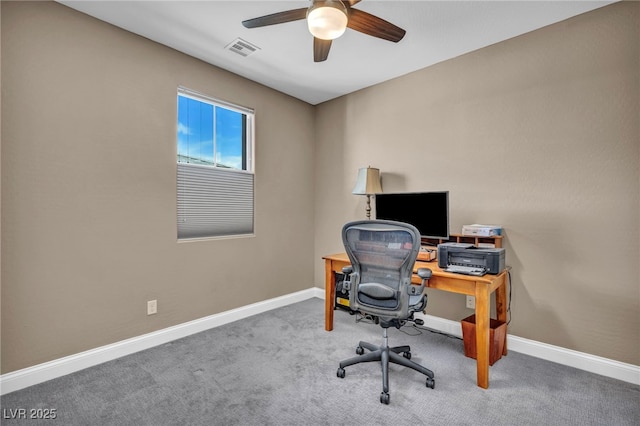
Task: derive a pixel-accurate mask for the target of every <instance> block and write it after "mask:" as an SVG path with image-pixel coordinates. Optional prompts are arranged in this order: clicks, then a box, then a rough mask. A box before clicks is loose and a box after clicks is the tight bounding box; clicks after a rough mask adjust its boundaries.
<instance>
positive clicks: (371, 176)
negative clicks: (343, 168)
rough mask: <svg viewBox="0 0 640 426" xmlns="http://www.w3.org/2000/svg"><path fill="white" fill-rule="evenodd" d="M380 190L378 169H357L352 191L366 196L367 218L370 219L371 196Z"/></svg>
mask: <svg viewBox="0 0 640 426" xmlns="http://www.w3.org/2000/svg"><path fill="white" fill-rule="evenodd" d="M381 192H382V185H381V184H380V170H379V169H375V168H373V167H370V166H369V167H363V168H361V169H360V170H358V180H357V181H356V186H355V187H354V188H353V191H352V193H353V194H356V195H366V196H367V219H371V196H372V195H373V194H379V193H381Z"/></svg>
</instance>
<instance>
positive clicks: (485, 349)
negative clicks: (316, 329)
mask: <svg viewBox="0 0 640 426" xmlns="http://www.w3.org/2000/svg"><path fill="white" fill-rule="evenodd" d="M323 259H324V270H325V292H326V294H325V305H324V306H325V317H324V318H325V322H324V328H325V330H327V331H331V330H333V312H334V305H335V299H336V278H335V274H334V272H340V273H341V272H342V268H343V267H345V266H347V265H349V264H350V262H349V258H348V257H347V254H346V253H338V254H332V255H329V256H324V257H323ZM418 268H429V269H431V271H433V275H432V277H431V278H430V279H429V282H428V284H427V287H429V288H437V289H439V290H444V291H449V292H452V293H460V294H466V295H470V296H475V298H476V348H477V353H478V355H477V360H476V362H477V376H478V386H480V387H481V388H485V389H486V388H488V387H489V318H490V307H491V300H490V299H489V297H490V296H491V293H493V292H494V291H495V294H496V315H497V317H498V320H499V321H502V322H505V323H506V322H507V292H506V282H507V271H503V272H502V273H500V274H499V275H485V276H483V277H473V276H469V275H460V274H452V273H449V272H444V271H443V270H442V269H440V268H439V267H438V264H437V262H419V261H418V262H416V264H415V267H414V275H413V279H412V280H411V282H412V283H415V284H420V282H421V280H420V278H419V277H418V275H416V273H415V271H416V270H417V269H418ZM502 354H503V355H506V354H507V342H506V341H505V344H504V350H503V352H502Z"/></svg>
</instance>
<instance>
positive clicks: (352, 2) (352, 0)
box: [346, 0, 360, 6]
mask: <svg viewBox="0 0 640 426" xmlns="http://www.w3.org/2000/svg"><path fill="white" fill-rule="evenodd" d="M346 3H349V6H355V5H356V4H358V3H360V0H348V1H347V2H346Z"/></svg>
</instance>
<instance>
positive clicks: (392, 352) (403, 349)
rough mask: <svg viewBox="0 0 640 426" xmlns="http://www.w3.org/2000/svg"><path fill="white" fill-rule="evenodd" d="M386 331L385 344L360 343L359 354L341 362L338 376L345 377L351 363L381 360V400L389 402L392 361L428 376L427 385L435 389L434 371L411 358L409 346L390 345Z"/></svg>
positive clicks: (384, 402) (357, 350)
mask: <svg viewBox="0 0 640 426" xmlns="http://www.w3.org/2000/svg"><path fill="white" fill-rule="evenodd" d="M384 331H385V335H384V344H383V345H381V346H376V345H373V344H371V343H367V342H360V343H358V347H357V349H356V353H357V354H358V356H356V357H353V358H349V359H346V360H344V361H341V362H340V367H339V368H338V373H337V375H338V377H340V378H344V376H345V371H344V368H345V367H348V366H350V365H354V364H360V363H363V362H376V361H380V363H381V367H382V393H381V394H380V402H382V403H383V404H388V403H389V400H390V397H389V363H390V362H391V363H393V364H398V365H402V366H405V367H408V368H411V369H412V370H415V371H417V372H419V373H422V374H424V375H425V376H427V387H428V388H431V389H433V388H434V386H435V379H434V375H433V371H431V370H429V369H428V368H426V367H423V366H422V365H420V364H418V363H416V362H413V361H411V360H410V358H411V348H410V347H409V346H395V347H389V346H388V341H387V333H386V331H387V330H386V329H384ZM365 349H367V350H369V351H370V352H368V353H364V350H365ZM401 354H403V355H401Z"/></svg>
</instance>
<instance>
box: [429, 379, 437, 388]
mask: <svg viewBox="0 0 640 426" xmlns="http://www.w3.org/2000/svg"><path fill="white" fill-rule="evenodd" d="M435 385H436V381H435V379H432V378H431V377H427V387H428V388H431V389H433V388H434V387H435Z"/></svg>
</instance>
